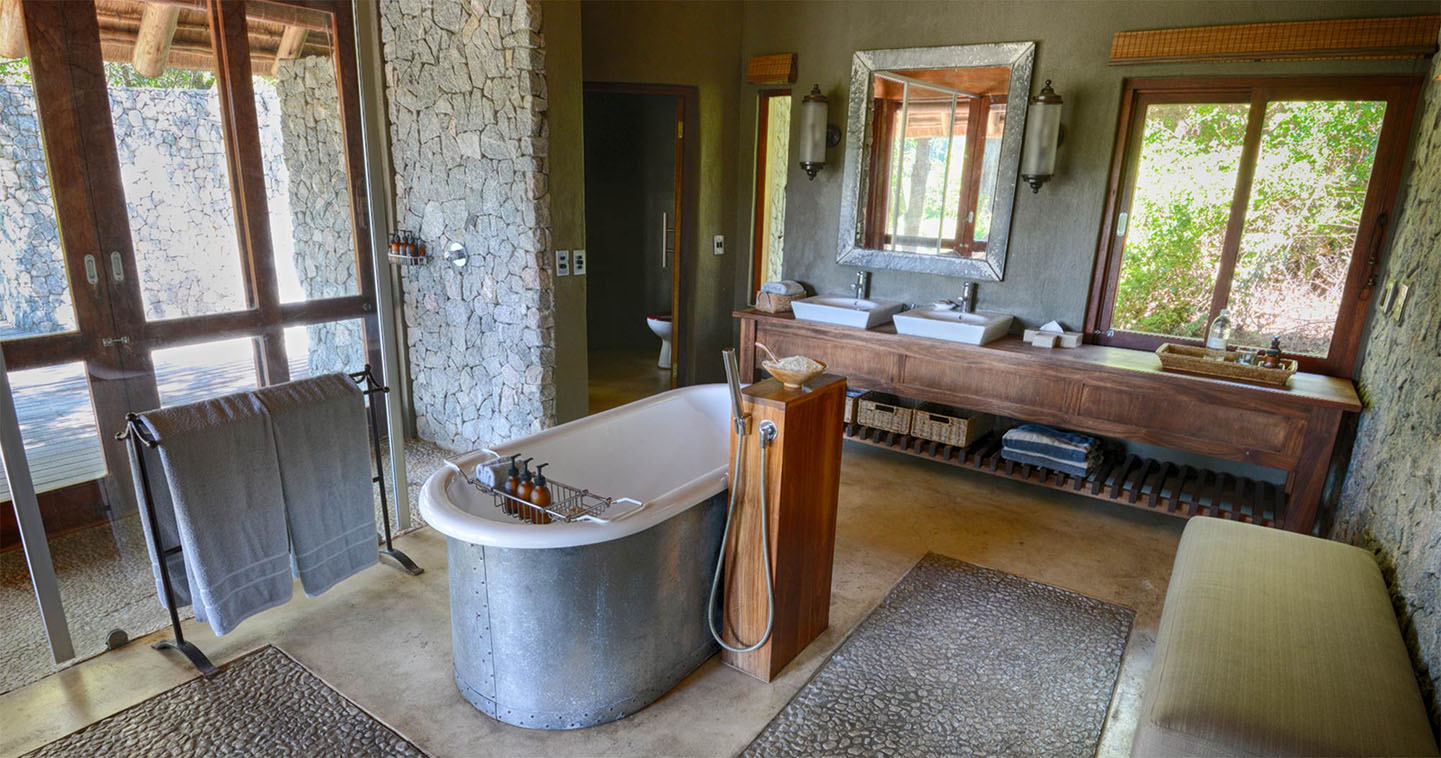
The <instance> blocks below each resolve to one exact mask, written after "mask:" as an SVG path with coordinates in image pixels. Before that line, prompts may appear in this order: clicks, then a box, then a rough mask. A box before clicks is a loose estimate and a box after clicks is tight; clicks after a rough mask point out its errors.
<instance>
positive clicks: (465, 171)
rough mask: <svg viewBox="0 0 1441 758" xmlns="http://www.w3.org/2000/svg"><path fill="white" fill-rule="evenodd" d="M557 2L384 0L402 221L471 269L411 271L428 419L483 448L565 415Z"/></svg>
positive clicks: (413, 355)
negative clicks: (555, 258) (547, 38)
mask: <svg viewBox="0 0 1441 758" xmlns="http://www.w3.org/2000/svg"><path fill="white" fill-rule="evenodd" d="M540 24H541V6H540V4H539V3H537V2H527V1H526V0H487V1H482V0H470V1H469V2H462V0H434V1H433V2H432V1H431V0H385V1H384V2H382V3H381V6H380V28H381V45H382V49H383V53H384V56H385V78H386V97H387V100H388V103H389V112H390V113H389V115H390V127H391V135H390V137H391V140H390V144H391V160H392V163H393V167H394V172H395V203H396V223H397V224H398V226H399V227H400V228H403V229H410V230H415V231H417V232H419V233H420V235H421V237H422V238H424V240H425V241H426V243H427V244H428V245H429V246H430V250H431V251H432V252H433V253H434V254H436V255H439V254H441V253H442V252H443V251H444V250H445V248H446V246H447V245H448V244H449V243H451V242H459V243H461V244H463V245H465V247H466V249H467V250H468V251H469V254H470V261H469V264H468V265H467V266H466V267H465V268H463V269H457V268H454V267H452V266H450V265H448V264H442V263H440V262H438V261H437V262H433V263H432V264H431V265H428V266H417V267H411V268H405V269H401V270H400V271H401V276H402V277H403V278H404V282H403V286H404V293H405V300H404V304H403V308H404V318H405V325H406V332H407V339H408V342H409V345H408V347H409V358H410V369H411V376H412V385H411V394H412V400H413V403H414V409H415V417H416V418H415V421H416V429H417V431H418V433H419V434H420V436H421V437H422V438H424V439H427V440H431V441H433V442H436V443H438V444H440V445H442V446H445V447H449V448H453V449H471V448H474V447H476V446H478V445H481V444H484V443H487V442H499V441H502V440H506V439H510V438H513V437H516V436H519V435H522V434H526V433H529V432H533V431H537V430H539V429H541V428H543V427H544V426H548V425H550V424H551V423H554V421H555V385H554V367H555V335H554V303H553V290H552V280H551V272H550V271H549V270H548V267H545V266H543V261H544V258H545V257H546V252H547V251H548V249H549V247H550V199H549V197H548V186H547V156H548V140H547V136H548V135H547V127H546V120H545V111H546V109H547V107H548V105H547V100H546V81H545V51H544V44H543V42H542V39H541V36H540V28H541V27H540Z"/></svg>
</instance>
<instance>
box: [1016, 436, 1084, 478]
mask: <svg viewBox="0 0 1441 758" xmlns="http://www.w3.org/2000/svg"><path fill="white" fill-rule="evenodd" d="M1001 457H1002V458H1004V459H1006V460H1008V461H1015V462H1016V463H1023V464H1029V465H1032V466H1040V467H1042V468H1048V469H1051V470H1052V471H1060V472H1062V473H1064V474H1070V475H1071V476H1086V475H1088V474H1090V473H1091V470H1092V469H1094V468H1095V467H1096V465H1097V464H1098V463H1100V462H1101V441H1100V440H1098V439H1096V438H1095V437H1087V436H1086V435H1084V434H1076V433H1075V432H1066V431H1061V430H1060V429H1052V428H1051V427H1049V426H1042V425H1040V424H1022V425H1020V426H1018V427H1016V428H1014V429H1011V430H1010V431H1008V432H1006V433H1005V434H1004V435H1002V436H1001Z"/></svg>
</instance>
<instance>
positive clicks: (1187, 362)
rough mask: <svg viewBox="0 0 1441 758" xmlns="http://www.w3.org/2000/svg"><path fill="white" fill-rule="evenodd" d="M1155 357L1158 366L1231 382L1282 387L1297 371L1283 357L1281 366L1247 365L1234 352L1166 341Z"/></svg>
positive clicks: (1157, 349) (1288, 360)
mask: <svg viewBox="0 0 1441 758" xmlns="http://www.w3.org/2000/svg"><path fill="white" fill-rule="evenodd" d="M1156 357H1158V358H1160V359H1161V368H1163V369H1165V370H1167V371H1181V372H1184V373H1187V374H1200V375H1202V376H1210V377H1215V378H1217V379H1228V380H1230V381H1233V382H1255V383H1257V384H1266V385H1270V386H1272V387H1285V386H1286V382H1288V381H1290V379H1291V375H1292V374H1294V373H1296V362H1295V361H1293V360H1290V359H1285V358H1283V359H1282V360H1281V368H1263V367H1261V366H1247V365H1245V364H1242V363H1237V362H1236V358H1237V355H1236V353H1234V352H1228V351H1224V350H1208V349H1206V348H1204V347H1192V346H1190V345H1173V344H1171V343H1169V342H1167V343H1166V344H1164V345H1162V346H1160V347H1158V348H1156Z"/></svg>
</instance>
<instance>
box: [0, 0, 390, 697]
mask: <svg viewBox="0 0 1441 758" xmlns="http://www.w3.org/2000/svg"><path fill="white" fill-rule="evenodd" d="M23 9H24V14H25V19H24V23H25V27H26V31H27V34H26V42H27V44H26V45H25V47H24V49H21V50H13V49H12V50H6V49H0V54H3V55H0V137H3V138H4V139H3V140H0V185H3V186H0V189H3V194H0V269H3V271H0V273H4V274H5V276H4V277H3V279H4V281H3V282H0V340H3V347H4V357H5V358H6V359H7V361H8V363H9V367H8V370H9V373H8V377H9V380H10V386H11V391H10V397H11V399H12V400H13V401H14V405H15V407H16V415H17V416H18V427H19V429H20V434H21V436H22V437H23V448H24V453H25V458H26V460H27V461H28V464H29V469H30V470H31V471H32V472H33V475H34V476H33V479H34V487H33V489H34V491H35V492H36V493H37V496H36V497H35V501H36V507H35V508H34V509H32V510H34V511H35V513H34V514H32V518H31V520H32V521H34V520H36V519H38V520H39V521H40V522H42V527H43V529H42V531H43V534H44V536H45V537H46V538H47V540H46V542H47V543H48V549H49V552H50V553H51V560H48V561H44V563H46V564H49V565H52V566H53V578H54V581H53V582H52V586H53V587H58V591H54V590H52V591H50V592H48V593H47V592H46V591H45V590H44V589H43V588H42V585H44V584H45V582H44V581H41V580H42V579H43V577H39V576H37V577H35V579H36V580H37V581H36V582H35V585H34V586H35V588H36V593H35V594H34V595H32V594H31V593H30V591H29V589H30V588H29V587H28V585H29V584H30V583H31V582H30V581H29V579H30V577H29V573H28V569H27V568H26V565H27V561H26V556H25V555H22V551H21V550H20V548H19V534H20V530H19V529H18V528H16V526H17V522H16V521H15V519H14V518H11V519H10V520H8V521H6V520H3V519H0V526H3V531H0V559H3V563H0V570H3V571H4V573H3V575H0V577H3V579H4V583H3V584H0V617H5V618H10V617H15V616H14V615H13V614H10V613H9V611H10V609H9V608H7V607H5V604H13V605H15V607H16V609H21V610H23V613H21V615H26V614H28V615H26V617H27V618H30V617H33V618H34V620H35V623H34V624H29V625H23V624H22V625H9V624H7V625H6V628H5V629H4V630H0V650H3V654H4V655H5V656H6V659H7V661H9V660H12V656H13V659H14V660H19V661H20V664H19V665H17V666H13V667H7V668H10V669H11V671H8V672H0V691H4V690H7V689H10V688H11V687H13V686H17V685H18V684H23V683H25V682H26V681H31V680H33V679H35V678H38V676H37V674H39V675H43V674H44V673H46V672H47V671H48V670H49V669H52V668H53V667H54V665H55V662H56V661H59V660H61V659H63V658H67V657H70V655H71V651H70V649H69V645H70V641H71V640H73V643H74V644H73V648H74V649H73V654H74V655H78V656H82V657H83V656H86V655H91V654H94V653H97V652H100V651H102V650H103V649H104V648H105V645H106V640H107V637H109V636H110V632H111V631H112V630H123V631H124V632H125V634H126V635H128V636H131V637H134V636H138V635H140V634H144V633H148V632H150V631H153V630H155V629H158V628H160V627H161V626H163V625H164V623H165V622H166V616H165V614H164V612H163V610H162V607H161V606H160V604H159V603H158V602H157V601H156V597H155V580H154V578H153V576H152V574H151V569H150V565H149V556H148V553H147V550H146V547H145V545H144V541H143V532H142V530H141V528H140V526H139V523H140V522H139V519H140V513H139V509H138V507H137V502H136V498H135V495H134V492H133V487H132V483H131V481H130V475H129V465H128V458H127V453H126V451H125V449H124V447H123V445H122V444H121V443H119V442H117V441H116V440H115V434H116V433H117V432H119V431H121V429H122V428H123V425H124V418H125V414H126V413H127V412H132V411H143V410H147V409H151V408H155V407H158V406H161V405H172V404H177V403H184V402H191V401H195V400H200V399H203V398H207V397H213V396H215V395H219V394H224V393H226V392H233V391H238V390H242V389H247V388H253V387H256V386H262V385H267V384H274V383H278V382H283V381H287V380H289V379H292V378H298V377H301V376H307V375H311V374H315V373H320V372H323V371H337V370H340V371H355V370H359V369H360V368H362V367H363V366H364V365H365V364H366V363H370V364H372V365H374V366H376V369H377V372H378V371H379V364H380V358H379V355H380V344H379V331H378V329H377V320H376V317H375V308H374V305H373V304H374V302H375V287H374V272H373V269H372V265H373V264H372V259H371V251H370V246H369V240H370V233H369V229H368V224H367V223H366V219H365V217H364V216H363V215H362V213H361V211H363V210H364V208H365V203H364V198H365V193H364V188H363V181H364V171H363V166H364V164H363V155H362V152H361V144H360V140H359V137H360V126H359V123H358V119H359V108H358V102H357V100H358V91H357V82H356V77H355V70H354V47H353V44H354V43H353V37H352V35H351V33H350V32H349V31H348V30H351V29H353V28H354V25H353V23H352V21H351V19H350V16H349V13H350V10H349V6H348V5H347V4H346V3H345V2H343V1H341V0H337V1H336V2H327V1H326V0H307V1H306V2H303V3H302V2H291V1H286V0H277V1H276V2H240V1H239V0H211V2H208V3H197V4H195V5H194V6H186V5H181V4H176V3H174V2H169V1H166V0H157V1H155V2H133V3H126V4H123V6H122V5H121V4H105V5H101V6H99V7H97V5H96V4H95V3H93V2H89V1H88V0H80V1H77V2H70V3H64V4H58V3H24V4H23ZM340 30H347V32H346V33H344V34H342V33H340ZM0 39H8V38H6V37H3V36H0ZM233 41H239V44H233V43H232V42H233ZM3 56H8V57H3ZM27 107H28V109H29V110H28V111H27V110H26V108H27ZM27 113H28V114H30V115H29V116H28V118H27V116H26V114H27ZM54 156H64V160H51V159H50V158H52V157H54ZM11 271H14V272H16V275H15V276H13V277H12V276H11V275H10V272H11ZM0 421H3V419H0ZM0 426H3V424H0ZM0 431H3V429H0ZM388 478H389V477H388ZM399 480H400V481H404V479H403V478H401V479H399ZM3 494H6V495H7V496H8V493H3ZM397 494H398V493H397ZM24 500H25V498H24V497H21V498H18V501H24ZM393 502H394V501H393ZM400 502H402V503H403V502H404V500H401V501H400ZM12 510H14V511H15V512H16V513H19V512H20V511H21V510H24V509H23V508H22V509H18V510H17V509H11V508H9V507H7V508H5V513H6V514H7V515H9V514H10V513H11V512H12ZM31 547H32V546H31V545H28V544H27V546H26V548H27V552H29V553H30V555H29V556H28V557H29V558H30V559H31V563H33V564H36V565H38V564H39V563H40V562H38V561H35V560H34V559H35V557H36V555H35V554H36V552H37V550H38V548H36V549H30V548H31ZM36 573H37V574H39V573H40V569H36ZM47 594H48V595H50V597H48V598H47V597H45V596H46V595H47ZM36 595H39V596H40V597H41V601H42V602H41V605H42V607H46V608H47V610H48V611H49V612H48V613H47V614H45V615H43V616H42V615H41V614H40V613H37V612H36V610H35V606H36V604H35V596H36ZM47 601H48V605H47ZM62 605H63V608H64V612H63V614H62V615H61V616H59V618H61V619H63V620H65V621H68V630H67V629H66V628H65V624H63V623H62V624H60V625H58V626H56V625H54V624H52V625H51V626H52V627H54V628H51V629H50V630H49V633H48V637H49V643H50V645H49V650H47V649H46V644H45V643H46V637H47V634H46V632H45V631H44V630H42V625H41V624H40V623H39V620H40V619H41V618H45V619H47V620H49V619H51V618H53V617H55V611H56V610H57V609H58V608H59V607H60V606H62ZM11 626H15V628H14V629H11V628H10V627H11ZM67 631H68V634H67V633H66V632H67ZM123 636H125V635H121V637H122V638H123ZM66 637H68V638H69V639H65V638H66Z"/></svg>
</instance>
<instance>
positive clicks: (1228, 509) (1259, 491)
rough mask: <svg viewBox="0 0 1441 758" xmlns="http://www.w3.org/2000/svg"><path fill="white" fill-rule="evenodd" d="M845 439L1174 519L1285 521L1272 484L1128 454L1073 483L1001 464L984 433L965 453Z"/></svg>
mask: <svg viewBox="0 0 1441 758" xmlns="http://www.w3.org/2000/svg"><path fill="white" fill-rule="evenodd" d="M845 437H846V439H848V440H852V441H855V442H860V443H863V444H866V445H871V446H874V447H879V448H885V449H887V450H895V451H898V452H902V453H905V454H907V455H913V456H916V457H917V458H926V459H928V460H934V461H940V462H941V463H947V464H950V465H952V466H956V467H959V468H966V469H971V470H973V471H981V472H985V473H989V474H995V475H996V476H1002V477H1005V478H1007V479H1014V480H1016V481H1022V482H1029V483H1031V484H1037V485H1040V486H1043V487H1049V488H1051V489H1054V490H1061V491H1064V492H1074V493H1077V494H1081V495H1085V496H1087V497H1091V498H1094V499H1096V500H1105V501H1108V502H1112V503H1121V504H1122V505H1128V506H1131V507H1133V508H1142V509H1145V510H1150V511H1156V512H1158V513H1165V514H1168V515H1171V516H1176V517H1179V518H1190V517H1192V516H1214V517H1216V518H1225V519H1232V520H1235V521H1245V522H1249V523H1254V524H1260V525H1262V526H1270V527H1277V526H1279V525H1280V524H1282V523H1283V522H1284V519H1285V512H1286V493H1285V491H1284V490H1283V489H1282V488H1280V487H1277V486H1276V485H1275V484H1273V483H1271V482H1264V481H1258V480H1255V479H1250V478H1247V477H1237V476H1235V475H1233V474H1230V473H1228V472H1216V471H1212V470H1210V469H1203V468H1196V467H1194V466H1191V465H1189V464H1187V465H1182V466H1177V465H1176V464H1174V463H1171V462H1169V461H1161V460H1157V459H1154V458H1142V457H1140V456H1138V455H1136V454H1134V453H1131V454H1127V455H1125V456H1124V457H1122V456H1116V455H1109V456H1107V457H1105V458H1103V459H1102V461H1101V462H1100V463H1099V464H1098V465H1097V466H1096V468H1095V470H1094V471H1093V472H1092V473H1091V474H1090V475H1088V476H1085V477H1080V476H1074V475H1071V474H1067V473H1065V472H1061V471H1055V470H1053V469H1048V468H1042V467H1039V466H1034V465H1029V464H1021V463H1016V462H1015V461H1008V460H1006V459H1005V458H1004V457H1002V456H1001V438H1000V436H999V435H997V434H988V435H986V436H984V437H982V438H981V439H979V440H977V441H976V442H975V443H974V444H972V445H971V446H970V447H967V448H960V447H956V446H954V445H943V444H940V443H936V442H931V441H929V440H923V439H920V438H918V437H913V436H911V435H908V434H897V433H895V432H889V431H882V430H880V429H873V428H871V427H866V426H861V425H860V424H855V423H852V424H849V425H847V426H846V427H845ZM1087 485H1089V486H1087Z"/></svg>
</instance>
